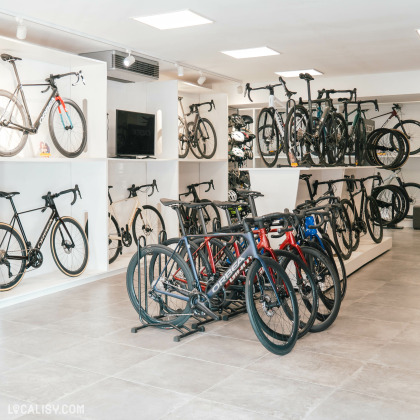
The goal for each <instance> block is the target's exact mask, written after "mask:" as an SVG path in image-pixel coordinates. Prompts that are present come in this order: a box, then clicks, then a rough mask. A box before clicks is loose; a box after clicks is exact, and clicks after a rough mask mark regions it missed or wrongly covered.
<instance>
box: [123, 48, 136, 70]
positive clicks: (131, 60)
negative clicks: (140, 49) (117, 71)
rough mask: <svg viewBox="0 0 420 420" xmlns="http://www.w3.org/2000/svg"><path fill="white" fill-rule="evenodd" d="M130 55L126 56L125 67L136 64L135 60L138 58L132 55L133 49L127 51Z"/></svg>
mask: <svg viewBox="0 0 420 420" xmlns="http://www.w3.org/2000/svg"><path fill="white" fill-rule="evenodd" d="M127 52H128V55H127V57H125V58H124V61H123V63H124V66H125V67H130V66H132V65H133V64H134V62H135V61H136V59H135V58H134V57H133V56H132V55H131V51H127Z"/></svg>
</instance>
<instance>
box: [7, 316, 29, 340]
mask: <svg viewBox="0 0 420 420" xmlns="http://www.w3.org/2000/svg"><path fill="white" fill-rule="evenodd" d="M34 328H36V327H35V326H33V325H29V324H24V323H22V322H13V321H5V320H2V319H0V341H1V340H4V339H5V338H8V337H12V336H14V335H19V334H21V333H24V332H26V331H29V330H32V329H34Z"/></svg>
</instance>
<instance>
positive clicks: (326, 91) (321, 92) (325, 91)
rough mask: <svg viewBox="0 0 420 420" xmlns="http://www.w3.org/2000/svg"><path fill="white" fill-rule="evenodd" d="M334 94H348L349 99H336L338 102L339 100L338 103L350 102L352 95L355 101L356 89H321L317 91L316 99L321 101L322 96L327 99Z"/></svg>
mask: <svg viewBox="0 0 420 420" xmlns="http://www.w3.org/2000/svg"><path fill="white" fill-rule="evenodd" d="M335 93H349V94H350V98H338V100H339V101H340V100H341V101H340V102H342V101H344V100H348V101H352V100H353V95H354V100H356V99H357V88H354V89H345V90H336V89H321V90H318V99H321V98H322V97H323V96H324V94H325V96H326V97H327V98H329V97H330V95H331V94H335Z"/></svg>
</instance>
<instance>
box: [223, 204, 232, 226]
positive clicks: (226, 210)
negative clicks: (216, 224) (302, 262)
mask: <svg viewBox="0 0 420 420" xmlns="http://www.w3.org/2000/svg"><path fill="white" fill-rule="evenodd" d="M225 215H226V220H227V223H228V226H232V219H231V218H230V212H229V209H228V208H227V207H226V208H225Z"/></svg>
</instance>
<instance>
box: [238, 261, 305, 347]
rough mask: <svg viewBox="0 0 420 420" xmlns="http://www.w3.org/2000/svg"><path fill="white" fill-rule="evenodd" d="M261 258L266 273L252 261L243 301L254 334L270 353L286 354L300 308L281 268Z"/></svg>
mask: <svg viewBox="0 0 420 420" xmlns="http://www.w3.org/2000/svg"><path fill="white" fill-rule="evenodd" d="M262 258H264V263H265V264H266V266H267V269H268V272H266V271H265V270H264V269H263V268H262V265H261V262H260V261H259V260H255V261H254V262H253V263H252V265H251V267H250V269H249V271H248V274H247V278H246V286H245V300H246V307H247V311H248V316H249V320H250V322H251V325H252V328H253V330H254V332H255V335H256V336H257V337H258V340H260V342H261V344H262V345H263V346H264V347H265V348H266V349H267V350H269V351H270V352H272V353H274V354H279V355H285V354H287V353H289V352H290V351H291V350H292V349H293V347H294V345H295V343H296V340H297V338H298V332H299V331H298V330H299V310H298V304H297V300H296V295H295V292H294V291H293V286H292V284H291V282H290V280H289V278H288V277H287V275H286V273H285V272H284V270H283V268H282V267H281V266H280V265H279V264H278V263H277V262H276V261H274V260H273V259H271V258H266V257H262Z"/></svg>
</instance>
